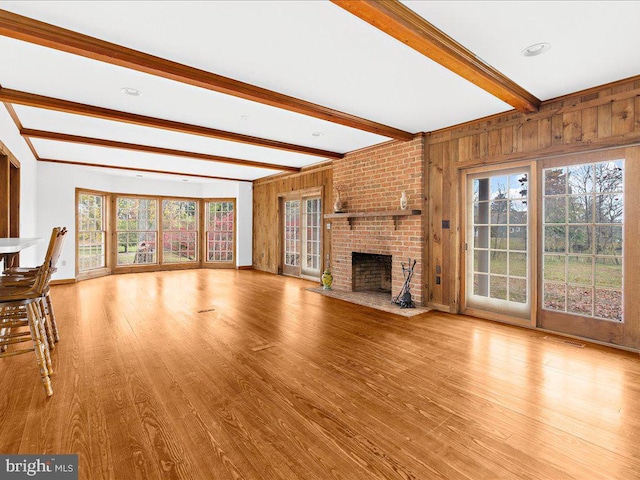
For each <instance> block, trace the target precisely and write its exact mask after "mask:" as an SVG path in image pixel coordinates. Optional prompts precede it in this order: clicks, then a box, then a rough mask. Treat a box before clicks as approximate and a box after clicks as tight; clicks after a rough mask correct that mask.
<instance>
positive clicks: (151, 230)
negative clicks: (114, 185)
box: [116, 197, 158, 265]
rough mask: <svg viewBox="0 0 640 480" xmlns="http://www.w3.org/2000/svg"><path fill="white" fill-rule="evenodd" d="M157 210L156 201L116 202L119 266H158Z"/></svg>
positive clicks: (139, 199) (133, 198)
mask: <svg viewBox="0 0 640 480" xmlns="http://www.w3.org/2000/svg"><path fill="white" fill-rule="evenodd" d="M157 210H158V202H157V200H155V199H146V198H135V197H118V198H117V199H116V219H117V225H116V236H117V239H118V240H117V244H118V245H117V247H118V251H117V255H116V257H117V261H116V263H117V265H132V264H147V265H148V264H156V263H158V259H157V254H156V251H157V239H158V231H157V230H158V223H157V220H156V219H157Z"/></svg>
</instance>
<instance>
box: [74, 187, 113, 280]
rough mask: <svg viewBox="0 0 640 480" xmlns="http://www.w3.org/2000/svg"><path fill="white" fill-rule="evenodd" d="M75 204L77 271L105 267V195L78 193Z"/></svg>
mask: <svg viewBox="0 0 640 480" xmlns="http://www.w3.org/2000/svg"><path fill="white" fill-rule="evenodd" d="M77 206H78V209H77V223H78V233H77V235H78V273H82V272H88V271H91V270H97V269H100V268H105V266H106V261H105V260H106V244H105V237H106V232H105V225H106V222H105V195H99V194H93V193H80V194H79V195H78V200H77Z"/></svg>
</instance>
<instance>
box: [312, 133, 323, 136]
mask: <svg viewBox="0 0 640 480" xmlns="http://www.w3.org/2000/svg"><path fill="white" fill-rule="evenodd" d="M311 135H313V136H314V137H321V136H323V135H324V132H313V133H312V134H311Z"/></svg>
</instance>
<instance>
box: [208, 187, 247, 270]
mask: <svg viewBox="0 0 640 480" xmlns="http://www.w3.org/2000/svg"><path fill="white" fill-rule="evenodd" d="M211 203H232V204H233V246H232V252H233V259H232V260H231V262H222V261H215V260H209V230H208V221H209V205H210V204H211ZM202 210H203V228H202V235H201V238H202V256H201V258H202V264H203V266H205V267H207V268H235V266H236V262H237V258H238V257H237V249H236V245H237V238H238V224H237V219H238V209H237V203H236V199H235V198H231V197H223V198H217V197H216V198H203V199H202Z"/></svg>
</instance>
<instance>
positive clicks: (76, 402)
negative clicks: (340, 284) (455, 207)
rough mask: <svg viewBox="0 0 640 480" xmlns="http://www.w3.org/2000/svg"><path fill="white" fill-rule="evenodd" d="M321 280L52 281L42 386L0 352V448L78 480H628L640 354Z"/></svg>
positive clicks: (195, 275)
mask: <svg viewBox="0 0 640 480" xmlns="http://www.w3.org/2000/svg"><path fill="white" fill-rule="evenodd" d="M315 286H316V285H315V284H314V283H312V282H307V281H304V280H297V279H293V278H286V277H278V276H275V275H271V274H266V273H261V272H254V271H233V270H191V271H176V272H163V273H144V274H132V275H119V276H111V277H105V278H100V279H95V280H88V281H85V282H81V283H77V284H73V285H61V286H56V287H54V288H53V290H52V298H53V302H54V305H55V307H56V309H57V314H58V324H59V328H60V334H61V341H60V343H59V344H58V347H57V348H56V350H55V351H54V353H53V360H54V367H55V374H54V376H53V377H52V380H53V388H54V392H55V393H54V395H53V397H52V398H50V399H48V400H47V399H46V398H45V395H44V391H43V389H42V385H41V382H40V378H39V374H38V371H37V368H36V363H35V359H34V357H33V356H31V355H21V356H18V357H12V358H7V359H2V360H0V453H78V454H79V460H80V472H81V475H80V478H82V479H91V480H98V479H118V480H129V479H145V480H147V479H161V478H170V479H206V480H209V479H215V480H218V479H260V480H261V479H304V480H308V479H323V480H324V479H366V480H371V479H396V478H398V479H438V478H447V479H458V478H464V479H473V480H476V479H520V478H533V479H543V480H550V479H553V480H555V479H570V478H572V479H588V480H595V479H607V480H609V479H634V478H639V475H640V473H639V472H640V357H639V356H638V355H637V354H633V353H628V352H623V351H619V350H614V349H608V348H605V347H600V346H595V345H590V344H587V346H586V347H585V348H577V347H575V346H570V345H566V344H563V343H559V342H558V341H553V339H549V338H545V334H543V333H540V332H535V331H529V330H525V329H520V328H517V327H510V326H506V325H500V324H496V323H492V322H488V321H483V320H477V319H472V318H468V317H463V316H455V315H447V314H438V313H427V314H424V315H420V316H417V317H413V318H405V317H400V316H395V315H391V314H386V313H383V312H380V311H377V310H371V309H367V308H364V307H360V306H356V305H353V304H350V303H345V302H343V301H341V300H336V299H332V298H328V297H325V296H322V295H319V294H317V293H313V292H309V291H307V290H306V289H307V288H311V287H315ZM556 340H557V339H556ZM264 347H267V348H264Z"/></svg>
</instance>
